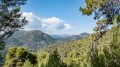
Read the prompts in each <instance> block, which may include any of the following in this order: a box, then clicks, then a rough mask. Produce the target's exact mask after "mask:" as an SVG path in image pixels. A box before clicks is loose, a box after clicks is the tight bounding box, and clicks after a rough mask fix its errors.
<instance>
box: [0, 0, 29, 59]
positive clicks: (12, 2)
mask: <svg viewBox="0 0 120 67" xmlns="http://www.w3.org/2000/svg"><path fill="white" fill-rule="evenodd" d="M24 4H26V0H0V33H1V34H0V55H1V53H2V50H3V48H4V46H5V44H4V43H3V42H4V39H6V38H8V37H10V36H11V35H12V34H13V33H14V32H15V31H17V30H18V29H20V28H21V27H23V26H24V25H26V24H27V21H26V20H25V17H21V15H22V13H20V6H21V5H24ZM3 44H4V45H3ZM0 58H1V57H0Z"/></svg>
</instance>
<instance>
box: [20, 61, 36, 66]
mask: <svg viewBox="0 0 120 67" xmlns="http://www.w3.org/2000/svg"><path fill="white" fill-rule="evenodd" d="M22 67H37V65H33V64H32V63H31V62H30V61H29V60H26V61H25V63H24V65H23V66H22Z"/></svg>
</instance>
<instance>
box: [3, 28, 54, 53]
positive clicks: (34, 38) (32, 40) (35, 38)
mask: <svg viewBox="0 0 120 67" xmlns="http://www.w3.org/2000/svg"><path fill="white" fill-rule="evenodd" d="M55 42H56V40H55V39H54V38H52V37H51V36H50V35H48V34H46V33H43V32H42V31H39V30H32V31H23V30H20V31H16V32H15V33H14V34H13V35H12V36H11V37H10V38H8V39H6V40H5V43H6V49H7V48H9V47H11V46H22V47H25V48H27V49H28V50H29V51H37V50H39V49H40V48H42V47H45V46H48V45H52V44H54V43H55Z"/></svg>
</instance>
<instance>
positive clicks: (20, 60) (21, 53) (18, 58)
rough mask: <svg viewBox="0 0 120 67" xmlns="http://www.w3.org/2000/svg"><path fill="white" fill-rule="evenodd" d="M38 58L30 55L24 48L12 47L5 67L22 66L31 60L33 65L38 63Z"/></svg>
mask: <svg viewBox="0 0 120 67" xmlns="http://www.w3.org/2000/svg"><path fill="white" fill-rule="evenodd" d="M36 59H37V57H36V56H35V55H34V54H32V53H29V52H28V51H27V50H25V49H24V48H22V47H11V48H10V49H9V51H8V53H7V55H6V61H5V65H4V67H11V66H13V67H14V66H22V65H23V64H24V62H25V60H29V61H30V62H31V63H32V64H36V63H37V60H36Z"/></svg>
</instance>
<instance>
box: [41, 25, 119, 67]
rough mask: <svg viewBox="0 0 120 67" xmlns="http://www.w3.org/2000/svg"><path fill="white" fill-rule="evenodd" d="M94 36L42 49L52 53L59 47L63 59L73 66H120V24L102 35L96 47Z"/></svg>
mask: <svg viewBox="0 0 120 67" xmlns="http://www.w3.org/2000/svg"><path fill="white" fill-rule="evenodd" d="M93 36H94V34H92V35H90V36H89V37H87V38H84V39H82V40H75V41H71V42H69V43H66V44H65V45H56V46H49V47H47V48H44V49H42V50H41V51H45V52H47V53H50V52H51V51H54V50H56V49H57V51H58V53H59V54H60V56H61V59H62V60H63V61H64V62H65V63H66V64H67V65H69V66H71V67H75V66H77V67H119V66H120V26H118V27H116V28H112V29H110V30H108V31H107V32H106V33H105V34H104V35H103V36H102V37H100V38H99V40H98V43H97V44H96V48H93V45H94V44H93V43H94V42H93V39H94V37H93Z"/></svg>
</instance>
